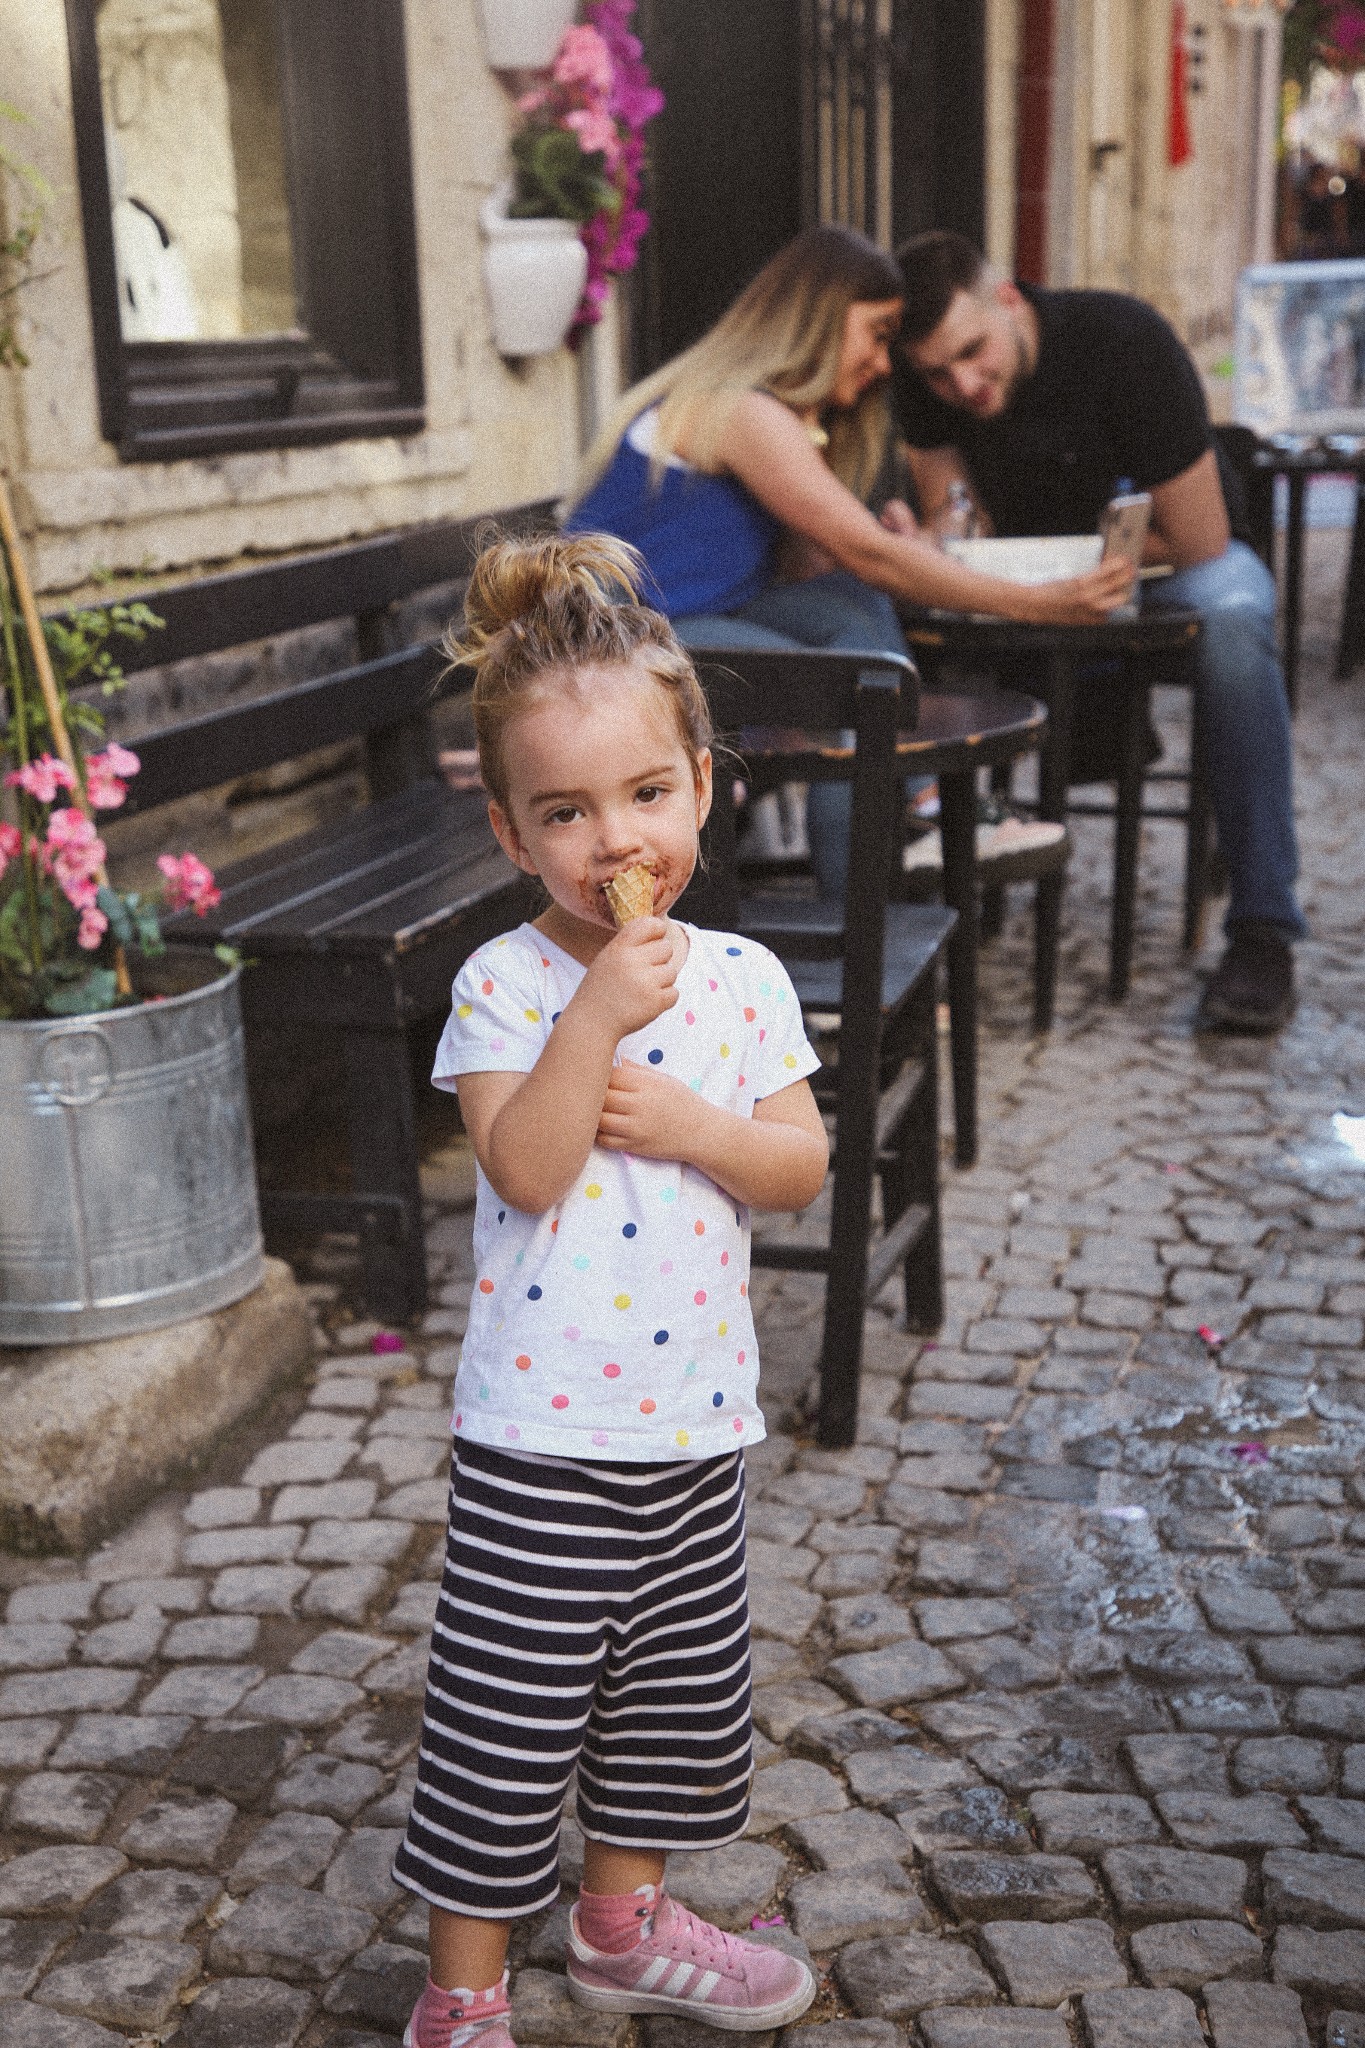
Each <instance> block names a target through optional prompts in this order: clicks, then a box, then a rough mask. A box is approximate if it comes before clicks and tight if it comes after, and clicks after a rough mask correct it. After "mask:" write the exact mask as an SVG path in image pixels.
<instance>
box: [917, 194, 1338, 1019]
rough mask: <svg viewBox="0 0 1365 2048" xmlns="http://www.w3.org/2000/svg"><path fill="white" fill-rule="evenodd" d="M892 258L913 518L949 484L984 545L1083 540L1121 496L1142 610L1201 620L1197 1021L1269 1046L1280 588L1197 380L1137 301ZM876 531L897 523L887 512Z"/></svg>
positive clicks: (1297, 921) (933, 259)
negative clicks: (1162, 570) (1210, 906)
mask: <svg viewBox="0 0 1365 2048" xmlns="http://www.w3.org/2000/svg"><path fill="white" fill-rule="evenodd" d="M899 260H900V264H901V269H902V271H903V273H904V275H905V287H906V291H905V322H904V326H903V329H902V335H901V354H900V359H899V361H898V364H897V375H896V393H895V395H896V406H897V411H898V413H899V417H900V423H901V428H902V432H903V433H904V436H905V440H906V442H907V444H908V448H909V453H910V464H911V470H912V474H913V476H914V479H915V487H916V491H917V494H918V496H919V499H920V514H921V517H922V519H923V520H925V521H926V522H932V521H933V520H934V518H935V516H936V514H937V513H938V512H939V511H940V510H941V509H942V507H943V506H944V505H945V503H946V502H947V500H948V496H949V493H950V490H951V489H952V487H953V485H954V484H963V483H965V484H966V485H967V487H968V488H969V489H970V490H971V492H972V494H973V496H974V498H975V499H976V502H977V505H978V507H979V508H980V510H981V512H982V514H983V515H984V518H983V525H984V527H985V529H986V530H988V531H994V532H996V533H999V534H1009V535H1015V534H1049V533H1084V532H1087V531H1093V530H1094V528H1095V525H1096V523H1097V521H1098V519H1099V515H1100V513H1101V512H1102V510H1103V508H1104V506H1105V505H1106V504H1107V503H1108V501H1109V499H1110V498H1111V497H1113V496H1114V494H1115V491H1116V489H1117V488H1119V487H1120V485H1122V487H1123V488H1125V489H1129V490H1142V491H1150V492H1151V494H1152V531H1151V537H1150V539H1149V542H1148V550H1147V558H1148V560H1149V561H1150V562H1153V563H1155V562H1162V563H1165V564H1168V565H1169V566H1170V567H1171V569H1172V570H1173V571H1174V573H1173V574H1172V575H1170V576H1169V577H1168V578H1166V579H1165V580H1164V581H1162V582H1159V583H1155V584H1151V585H1148V587H1147V591H1146V598H1145V601H1146V602H1147V603H1148V604H1154V603H1155V604H1170V605H1180V606H1188V607H1190V608H1192V609H1193V610H1196V611H1198V612H1199V613H1200V615H1201V617H1202V620H1203V626H1204V630H1203V634H1202V636H1201V639H1200V643H1199V650H1198V657H1197V665H1198V674H1197V689H1196V715H1197V716H1198V717H1199V718H1200V719H1201V720H1202V721H1203V724H1204V730H1205V733H1206V735H1207V740H1208V760H1209V782H1210V788H1211V793H1212V798H1213V806H1214V813H1215V817H1216V819H1217V824H1218V841H1219V845H1220V847H1221V849H1222V852H1223V856H1224V859H1225V860H1226V862H1227V865H1228V871H1229V877H1230V882H1231V901H1230V904H1229V907H1228V914H1227V934H1228V946H1227V950H1226V952H1225V954H1224V956H1223V959H1222V961H1221V962H1220V964H1219V966H1218V967H1217V969H1216V970H1215V971H1214V973H1213V975H1212V977H1211V978H1210V980H1209V982H1208V983H1207V985H1206V987H1205V990H1204V995H1203V999H1202V1002H1201V1005H1200V1015H1199V1022H1200V1024H1201V1025H1202V1026H1207V1027H1210V1028H1217V1029H1222V1030H1232V1031H1253V1032H1269V1031H1276V1030H1278V1029H1279V1028H1280V1026H1281V1025H1282V1024H1283V1023H1285V1022H1286V1020H1287V1019H1288V1018H1289V1016H1290V1015H1291V1014H1292V1012H1293V1007H1294V981H1293V956H1292V953H1291V950H1290V946H1291V941H1292V940H1294V939H1295V938H1299V937H1302V936H1303V934H1304V931H1305V929H1306V927H1305V925H1304V921H1303V916H1302V913H1301V911H1300V910H1299V907H1298V903H1297V901H1296V900H1295V896H1294V880H1295V876H1296V875H1297V872H1298V858H1297V852H1296V847H1295V840H1294V811H1293V791H1292V753H1291V741H1290V732H1289V713H1288V706H1287V703H1286V700H1285V692H1284V678H1283V676H1282V674H1281V671H1280V665H1279V657H1278V654H1277V652H1276V648H1275V586H1274V582H1273V579H1272V578H1271V576H1270V574H1269V572H1268V571H1267V569H1266V568H1265V566H1264V564H1263V563H1262V562H1261V561H1260V560H1259V558H1258V557H1257V556H1256V555H1255V554H1254V553H1253V552H1252V550H1251V549H1250V548H1249V547H1248V546H1247V545H1246V542H1245V539H1244V537H1243V535H1242V533H1241V532H1240V531H1239V530H1238V529H1239V528H1240V525H1241V522H1240V519H1238V518H1232V519H1230V517H1229V498H1230V497H1231V496H1232V495H1233V494H1232V493H1231V492H1230V491H1228V492H1225V490H1224V486H1223V481H1222V478H1221V477H1220V472H1219V465H1218V458H1217V454H1216V452H1215V449H1214V445H1213V440H1212V436H1211V433H1210V429H1209V416H1208V408H1207V405H1206V404H1205V400H1204V392H1203V387H1202V385H1201V383H1200V380H1199V373H1198V371H1197V370H1196V369H1195V366H1194V364H1193V362H1192V361H1191V360H1190V357H1189V355H1188V353H1187V352H1186V350H1185V349H1184V347H1183V346H1182V344H1181V343H1180V341H1179V340H1178V339H1177V337H1176V335H1175V334H1174V332H1173V331H1172V329H1171V328H1170V327H1169V326H1168V324H1167V323H1166V321H1165V320H1163V319H1162V317H1161V315H1160V314H1159V313H1157V312H1156V311H1155V310H1154V309H1153V308H1152V307H1150V306H1148V305H1145V304H1144V303H1143V302H1142V301H1141V300H1140V299H1134V298H1129V297H1127V296H1126V295H1125V294H1123V293H1120V292H1099V291H1044V290H1040V289H1037V288H1035V287H1033V286H1020V285H1015V284H1011V283H1009V282H1008V281H1006V280H1003V279H999V278H997V277H996V276H995V275H994V274H993V273H992V272H991V271H990V270H989V269H988V267H987V265H986V264H985V261H984V259H983V258H982V257H981V256H980V255H979V254H978V252H977V251H976V250H975V249H973V248H972V246H971V244H970V243H968V242H965V241H963V240H962V238H961V237H960V236H958V235H951V234H944V233H934V234H928V235H920V236H917V237H916V238H915V240H914V241H912V242H908V243H907V244H906V245H905V247H904V248H903V249H902V250H901V251H900V258H899ZM1239 510H1240V507H1238V506H1236V505H1234V512H1236V511H1239ZM883 516H884V517H885V519H886V521H887V523H888V524H889V525H892V526H895V525H897V524H903V523H904V522H908V521H909V520H910V517H911V515H910V513H909V511H908V509H907V508H906V507H904V506H900V505H896V504H892V505H891V506H889V507H888V508H887V511H886V513H885V514H884V515H883ZM1095 687H1096V689H1097V690H1102V688H1103V683H1102V679H1100V678H1097V679H1096V684H1095Z"/></svg>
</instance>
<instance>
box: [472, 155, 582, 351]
mask: <svg viewBox="0 0 1365 2048" xmlns="http://www.w3.org/2000/svg"><path fill="white" fill-rule="evenodd" d="M511 196H512V184H511V180H510V179H508V180H506V181H505V182H504V183H503V184H501V185H499V186H498V188H497V190H496V191H494V192H492V193H490V194H489V196H488V198H487V199H486V200H485V201H484V203H483V207H482V209H481V210H480V214H479V221H480V225H481V226H482V228H483V233H484V252H483V276H484V283H485V285H486V286H487V289H488V304H489V309H490V311H491V313H492V315H493V342H494V346H495V347H496V348H497V351H498V354H499V355H504V356H543V355H548V354H549V353H550V351H551V350H552V349H556V348H558V347H559V345H560V343H561V342H562V341H563V339H564V337H565V335H566V334H567V333H568V331H569V328H570V326H571V325H572V322H573V316H574V314H575V312H576V311H577V310H578V302H579V300H580V299H581V298H582V296H583V286H584V284H585V282H586V281H587V275H588V252H587V250H586V249H585V248H584V247H583V244H582V242H581V241H580V240H579V237H578V228H577V225H576V224H575V223H574V222H573V221H571V220H509V219H508V218H507V204H508V201H509V200H510V198H511Z"/></svg>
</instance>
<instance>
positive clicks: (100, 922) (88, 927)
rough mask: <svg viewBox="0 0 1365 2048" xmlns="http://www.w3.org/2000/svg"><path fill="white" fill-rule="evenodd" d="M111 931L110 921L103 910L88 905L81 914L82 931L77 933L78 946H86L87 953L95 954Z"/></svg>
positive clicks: (91, 904)
mask: <svg viewBox="0 0 1365 2048" xmlns="http://www.w3.org/2000/svg"><path fill="white" fill-rule="evenodd" d="M108 929H109V920H108V918H107V917H106V916H105V914H104V912H103V911H102V910H97V909H96V908H95V906H94V904H93V903H88V904H87V905H86V907H85V909H84V910H83V911H82V912H81V923H80V930H79V931H78V932H77V933H76V944H77V945H78V946H84V948H85V950H86V952H87V953H93V952H94V950H95V948H96V946H98V944H99V942H100V940H101V939H102V938H103V937H104V934H105V933H106V932H107V931H108Z"/></svg>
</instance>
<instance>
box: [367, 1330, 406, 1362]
mask: <svg viewBox="0 0 1365 2048" xmlns="http://www.w3.org/2000/svg"><path fill="white" fill-rule="evenodd" d="M407 1348H408V1347H407V1344H406V1343H405V1341H404V1340H403V1338H402V1337H400V1336H399V1334H398V1332H397V1330H378V1331H376V1333H375V1335H374V1336H373V1337H371V1339H370V1349H371V1351H373V1352H374V1353H375V1355H376V1356H377V1357H379V1358H383V1357H385V1356H386V1354H387V1353H389V1352H391V1351H406V1350H407Z"/></svg>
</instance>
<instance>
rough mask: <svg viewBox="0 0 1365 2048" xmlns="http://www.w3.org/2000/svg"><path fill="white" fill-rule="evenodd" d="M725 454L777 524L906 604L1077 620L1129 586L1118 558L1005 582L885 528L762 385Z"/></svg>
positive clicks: (1034, 619) (1100, 612)
mask: <svg viewBox="0 0 1365 2048" xmlns="http://www.w3.org/2000/svg"><path fill="white" fill-rule="evenodd" d="M680 452H685V451H680ZM725 462H726V467H727V468H728V469H730V470H731V471H733V473H734V474H735V476H737V477H738V478H739V480H740V482H741V483H742V484H743V485H744V486H745V488H746V489H747V490H749V491H752V493H753V495H754V496H755V497H756V498H757V499H758V501H759V503H760V504H762V505H765V506H766V507H767V509H768V510H769V511H770V512H771V513H772V514H773V516H774V518H776V519H780V520H781V522H782V524H783V525H784V526H786V527H789V528H791V530H792V531H793V532H795V533H799V534H803V535H805V537H806V538H807V539H808V540H812V541H814V542H815V543H816V544H817V546H819V547H821V548H823V549H824V550H825V552H826V554H828V555H831V556H832V557H833V558H834V560H835V561H836V562H837V563H838V564H839V566H840V568H842V569H849V570H851V571H852V572H853V574H854V575H855V576H861V577H862V579H863V581H864V582H865V583H871V584H873V585H875V586H876V588H877V589H879V590H885V591H888V592H889V593H890V594H891V596H893V597H903V598H908V599H909V600H910V602H911V603H913V604H922V605H936V606H939V607H941V608H942V609H943V610H946V611H957V612H993V613H995V614H997V615H998V616H1000V617H1002V618H1006V619H1018V620H1021V621H1023V622H1026V623H1028V624H1032V625H1066V626H1077V625H1093V624H1095V623H1096V622H1097V621H1098V620H1102V619H1105V618H1107V617H1108V616H1109V614H1110V612H1111V611H1112V610H1113V609H1114V607H1115V605H1118V604H1121V603H1122V602H1123V601H1124V599H1125V598H1126V597H1127V596H1128V595H1129V592H1130V588H1131V585H1132V571H1131V569H1130V568H1129V567H1128V565H1127V564H1126V563H1124V562H1123V561H1122V560H1121V559H1120V558H1118V557H1111V558H1110V559H1109V560H1108V561H1107V562H1101V564H1100V566H1099V567H1098V568H1097V569H1091V570H1090V571H1088V573H1087V574H1086V575H1084V576H1069V577H1067V578H1066V579H1065V581H1061V582H1056V583H1040V584H1032V585H1030V584H1023V583H1010V582H1007V581H1006V579H1005V578H1004V577H1003V576H983V575H981V574H980V573H979V572H978V571H977V570H975V569H967V568H964V567H963V565H962V564H961V563H960V562H955V561H953V559H952V557H951V556H950V555H945V554H944V553H943V552H942V551H941V550H940V549H939V548H937V547H936V546H935V545H934V543H933V542H932V541H931V540H929V539H928V538H926V536H925V535H924V534H923V533H918V532H917V533H891V532H889V531H888V530H887V528H886V527H884V526H883V525H881V524H880V522H879V521H877V520H876V519H874V518H873V516H872V514H871V513H870V512H869V511H868V509H867V507H866V506H865V505H863V504H861V503H860V502H859V500H858V499H857V498H856V497H855V496H854V495H853V493H852V491H850V490H848V489H847V488H846V486H845V485H843V484H841V483H840V481H839V479H838V477H837V476H835V475H834V473H833V471H832V470H831V469H830V467H829V465H828V463H826V462H825V461H824V460H823V458H822V457H821V455H820V453H819V451H818V450H817V449H816V447H815V445H814V443H813V442H812V441H811V438H810V435H809V434H808V433H807V431H806V429H805V427H804V426H803V425H802V424H801V422H800V420H799V419H798V418H797V417H796V414H795V413H794V412H792V411H791V410H790V409H789V408H788V407H787V406H785V405H783V404H782V403H781V401H780V400H778V399H776V398H770V397H769V396H768V395H767V394H766V393H765V392H762V391H748V392H746V393H745V394H744V396H743V397H742V398H740V399H738V400H737V401H736V402H735V405H734V409H733V411H732V412H731V414H730V418H729V421H728V422H727V428H726V439H725Z"/></svg>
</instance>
